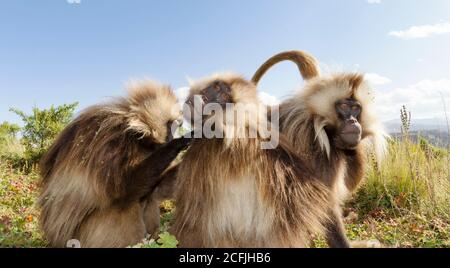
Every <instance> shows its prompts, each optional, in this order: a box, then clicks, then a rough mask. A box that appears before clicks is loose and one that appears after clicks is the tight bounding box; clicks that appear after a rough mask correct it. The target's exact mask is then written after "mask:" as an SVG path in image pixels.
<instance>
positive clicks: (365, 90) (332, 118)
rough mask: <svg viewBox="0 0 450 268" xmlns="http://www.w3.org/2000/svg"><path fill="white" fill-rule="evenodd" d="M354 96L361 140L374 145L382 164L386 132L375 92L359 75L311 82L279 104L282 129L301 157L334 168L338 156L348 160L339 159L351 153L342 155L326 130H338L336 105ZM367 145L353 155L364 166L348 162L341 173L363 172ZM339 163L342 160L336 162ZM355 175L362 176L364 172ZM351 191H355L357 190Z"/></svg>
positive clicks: (359, 146) (316, 79)
mask: <svg viewBox="0 0 450 268" xmlns="http://www.w3.org/2000/svg"><path fill="white" fill-rule="evenodd" d="M351 96H353V97H354V98H355V99H356V100H357V101H359V102H360V103H361V105H362V107H363V108H362V113H361V118H360V124H361V127H362V130H363V133H362V138H363V139H366V140H369V141H371V142H372V144H373V146H374V149H375V152H376V156H377V159H378V160H379V161H381V159H382V158H383V156H384V154H385V149H386V141H385V137H386V133H385V132H384V130H383V128H382V125H381V123H380V122H379V121H378V119H377V117H376V115H375V111H374V109H373V100H374V95H373V92H372V91H371V89H370V87H369V86H368V84H367V83H366V82H365V81H364V78H363V76H362V75H360V74H337V75H334V76H331V77H329V78H319V77H317V78H314V79H312V80H309V81H308V82H307V83H306V86H305V87H304V88H303V89H302V90H301V91H300V92H299V93H298V94H297V95H296V96H294V97H292V98H290V99H288V100H286V101H285V102H283V103H282V104H281V105H280V130H281V132H282V133H283V134H285V135H286V136H287V137H288V139H289V140H290V141H291V142H292V143H293V145H294V148H295V150H296V152H297V153H299V154H303V155H305V156H309V157H314V158H318V159H316V160H317V161H318V162H320V163H326V165H328V164H332V165H334V164H335V163H336V162H333V159H334V158H336V157H338V158H339V159H343V160H345V158H347V157H344V156H343V155H342V157H339V156H341V154H343V153H348V152H342V151H341V150H339V149H337V148H336V147H335V146H334V144H333V140H332V137H331V136H330V135H329V132H327V130H328V129H333V128H336V127H337V122H338V118H337V115H336V112H335V102H336V101H338V100H341V99H346V98H350V97H351ZM299 133H302V135H299ZM364 146H365V143H364V142H363V143H360V144H359V145H358V148H357V149H356V150H355V151H354V153H355V154H354V156H355V157H356V158H357V160H358V163H361V165H351V166H350V165H348V163H347V165H346V166H347V168H339V170H340V171H341V173H347V174H349V173H351V174H353V173H354V172H353V171H352V170H350V169H353V168H358V169H364V165H363V159H364V156H363V154H364ZM318 152H319V153H318ZM319 159H321V160H319ZM350 161H353V160H350ZM340 162H342V161H338V162H337V163H340ZM321 168H322V167H321ZM356 173H358V174H361V175H362V172H356ZM360 179H361V178H359V179H358V181H359V180H360ZM352 184H357V183H352ZM351 188H352V189H351V190H353V188H354V187H351Z"/></svg>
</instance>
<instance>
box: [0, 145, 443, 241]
mask: <svg viewBox="0 0 450 268" xmlns="http://www.w3.org/2000/svg"><path fill="white" fill-rule="evenodd" d="M449 157H450V154H449V153H448V151H447V150H442V149H439V150H438V149H436V148H434V147H432V146H430V145H424V144H413V143H411V142H409V141H407V140H406V141H403V142H399V141H391V142H390V144H389V154H388V156H387V158H386V159H385V161H384V162H383V164H382V165H381V166H380V167H377V165H376V164H375V163H374V161H372V160H370V161H369V165H368V169H367V172H366V179H365V182H364V183H363V185H362V186H361V187H360V188H359V190H358V191H357V192H356V193H355V194H354V196H353V198H352V199H351V200H350V201H349V202H348V204H347V205H346V209H347V210H348V211H350V215H351V217H348V218H347V219H346V229H347V235H348V237H349V238H350V239H351V240H370V239H377V240H379V241H380V242H381V243H382V245H383V246H384V247H426V248H434V247H450V175H449V174H450V171H449V169H450V165H449V163H450V158H449ZM369 158H370V157H369ZM0 159H1V158H0ZM37 181H38V176H37V174H36V173H35V172H31V173H24V172H20V171H18V170H17V169H15V168H12V166H11V164H7V163H6V162H5V160H0V247H45V245H46V244H45V241H44V240H43V239H42V234H41V233H40V231H39V228H38V217H39V215H38V211H37V209H36V208H35V206H34V203H35V200H36V197H37V192H38V188H37ZM161 208H162V211H163V212H164V213H163V214H162V218H161V233H160V235H159V237H158V238H157V239H156V240H154V239H148V240H146V241H144V242H143V243H142V244H139V245H136V246H135V247H144V248H155V247H174V246H176V245H177V243H178V241H177V240H176V238H175V237H173V236H171V235H170V234H168V233H167V229H168V226H169V224H170V221H171V220H172V211H173V204H172V203H171V202H164V203H163V204H162V206H161ZM314 247H326V244H325V243H324V241H323V239H317V240H316V241H315V244H314Z"/></svg>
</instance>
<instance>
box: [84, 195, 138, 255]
mask: <svg viewBox="0 0 450 268" xmlns="http://www.w3.org/2000/svg"><path fill="white" fill-rule="evenodd" d="M145 234H146V229H145V224H144V221H143V210H142V207H141V204H139V203H138V202H135V203H133V204H131V205H130V206H129V207H127V208H118V207H110V208H106V209H101V210H100V209H98V210H95V211H94V212H93V213H92V214H91V215H89V216H88V217H87V218H86V220H85V221H83V222H82V223H81V225H80V229H79V231H78V235H77V237H79V240H80V243H81V247H82V248H121V247H127V246H131V245H134V244H137V243H139V242H140V241H142V240H143V239H144V238H145Z"/></svg>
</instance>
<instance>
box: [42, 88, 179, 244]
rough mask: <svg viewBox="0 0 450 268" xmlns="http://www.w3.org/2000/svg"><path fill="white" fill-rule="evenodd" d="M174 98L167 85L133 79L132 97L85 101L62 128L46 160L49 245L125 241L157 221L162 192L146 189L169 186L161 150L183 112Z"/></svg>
mask: <svg viewBox="0 0 450 268" xmlns="http://www.w3.org/2000/svg"><path fill="white" fill-rule="evenodd" d="M176 105H177V100H176V97H175V95H174V94H173V92H172V90H171V89H170V88H169V87H167V86H161V85H158V84H156V83H153V82H150V81H147V82H144V83H134V84H131V85H130V86H129V95H128V96H127V97H126V98H120V99H116V100H115V101H112V102H109V103H105V104H102V105H96V106H93V107H90V108H88V109H86V110H85V111H84V112H82V113H81V114H80V115H79V116H78V117H77V118H76V119H75V120H73V122H71V123H70V124H69V125H68V126H67V127H66V128H65V129H64V130H63V132H62V133H61V134H60V135H59V137H58V138H57V139H56V141H55V142H54V144H53V145H52V146H51V148H50V149H49V151H48V152H47V154H46V155H45V156H44V157H43V159H42V160H41V163H40V168H41V175H42V181H41V186H42V192H41V195H40V198H39V202H38V204H39V205H40V207H41V218H40V220H41V227H42V230H43V231H44V234H45V237H46V238H47V240H48V242H49V243H50V245H51V246H54V247H64V246H65V245H66V243H67V241H68V240H70V239H78V240H80V242H81V246H82V247H125V246H128V245H131V244H134V243H137V242H139V241H140V240H141V239H143V238H144V236H145V234H146V232H147V231H148V232H150V233H151V232H153V231H154V230H155V229H156V228H157V227H158V226H159V223H158V220H159V213H158V212H157V211H156V210H155V207H156V206H157V204H158V203H159V201H160V200H161V199H160V198H159V197H158V195H159V196H162V194H157V195H155V196H153V195H149V196H148V193H151V192H152V191H153V189H156V190H155V192H156V193H157V192H158V191H159V192H160V191H161V189H164V187H165V186H164V183H161V178H164V177H161V178H159V179H156V178H157V177H159V175H160V174H161V170H164V169H165V168H166V167H165V166H164V165H166V164H167V163H161V164H158V161H159V159H158V158H159V156H158V154H162V155H168V154H166V153H167V152H166V151H167V149H166V148H167V146H162V147H161V145H160V144H162V143H163V142H165V139H166V136H167V135H168V129H167V122H169V121H172V120H176V119H178V118H179V117H180V111H179V109H178V108H177V107H176ZM164 150H166V151H164ZM176 153H177V152H176V150H175V151H174V152H173V153H171V154H172V155H175V156H176ZM172 155H171V156H170V157H172ZM164 157H166V156H164ZM167 158H168V159H165V160H161V162H164V161H166V162H169V163H170V161H171V159H170V158H169V156H167ZM172 176H173V174H172ZM171 184H173V183H171ZM158 189H160V190H158ZM169 192H170V191H169ZM155 213H157V214H156V215H155ZM144 216H145V218H144ZM155 218H156V220H155Z"/></svg>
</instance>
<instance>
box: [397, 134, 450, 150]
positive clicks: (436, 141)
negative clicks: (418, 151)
mask: <svg viewBox="0 0 450 268" xmlns="http://www.w3.org/2000/svg"><path fill="white" fill-rule="evenodd" d="M390 135H391V137H393V138H398V139H401V138H402V134H401V133H398V132H397V133H391V134H390ZM409 137H410V139H411V140H412V141H413V142H417V141H418V140H419V137H422V138H424V139H426V140H427V141H428V142H429V143H430V144H432V145H434V146H437V147H441V148H445V149H449V136H448V132H446V131H440V130H420V131H410V132H409Z"/></svg>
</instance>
